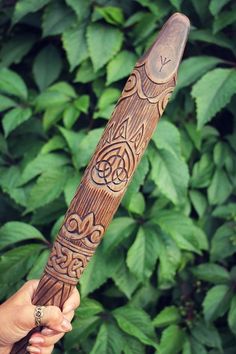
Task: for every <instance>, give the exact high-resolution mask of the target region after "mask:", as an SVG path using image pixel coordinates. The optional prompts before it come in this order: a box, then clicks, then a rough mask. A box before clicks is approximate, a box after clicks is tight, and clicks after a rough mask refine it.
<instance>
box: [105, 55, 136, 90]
mask: <svg viewBox="0 0 236 354" xmlns="http://www.w3.org/2000/svg"><path fill="white" fill-rule="evenodd" d="M136 60H137V57H136V55H134V54H133V53H132V52H128V51H126V50H124V51H122V52H120V53H119V54H117V55H116V56H115V57H114V58H113V59H112V60H111V61H110V62H109V64H108V65H107V82H106V84H107V85H110V84H111V83H112V82H116V81H118V80H120V79H123V78H124V77H127V76H128V75H129V74H130V72H131V71H132V69H133V67H134V65H135V62H136Z"/></svg>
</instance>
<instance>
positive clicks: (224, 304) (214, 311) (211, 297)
mask: <svg viewBox="0 0 236 354" xmlns="http://www.w3.org/2000/svg"><path fill="white" fill-rule="evenodd" d="M231 298H232V292H231V290H230V288H229V286H227V285H216V286H214V287H213V288H211V289H210V290H208V292H207V294H206V297H205V299H204V301H203V312H204V316H205V319H206V321H207V322H212V321H214V320H216V319H217V318H218V317H222V316H223V315H224V314H225V312H226V311H227V310H228V308H229V304H230V300H231Z"/></svg>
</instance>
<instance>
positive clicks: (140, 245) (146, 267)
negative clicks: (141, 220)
mask: <svg viewBox="0 0 236 354" xmlns="http://www.w3.org/2000/svg"><path fill="white" fill-rule="evenodd" d="M158 255H159V242H158V237H157V235H156V234H155V233H154V232H153V230H151V229H148V228H147V227H145V226H143V227H140V228H139V230H138V233H137V236H136V239H135V241H134V243H133V244H132V246H131V247H130V248H129V251H128V254H127V265H128V267H129V269H130V271H131V273H133V274H134V275H135V276H136V277H137V278H138V279H139V280H141V281H145V280H146V279H148V278H150V276H151V275H152V272H153V270H154V268H155V263H156V260H157V257H158ZM137 260H138V261H137Z"/></svg>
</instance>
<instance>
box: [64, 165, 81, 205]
mask: <svg viewBox="0 0 236 354" xmlns="http://www.w3.org/2000/svg"><path fill="white" fill-rule="evenodd" d="M80 181H81V175H80V173H79V172H75V173H74V175H72V176H70V177H69V178H68V180H67V182H66V185H65V188H64V194H65V200H66V204H67V205H68V206H69V205H70V202H71V201H72V199H73V197H74V195H75V192H76V189H77V188H78V186H79V183H80Z"/></svg>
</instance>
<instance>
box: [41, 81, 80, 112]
mask: <svg viewBox="0 0 236 354" xmlns="http://www.w3.org/2000/svg"><path fill="white" fill-rule="evenodd" d="M75 97H76V93H75V90H74V88H73V87H72V86H71V85H69V84H68V83H67V82H58V83H56V84H54V85H52V86H50V87H49V88H48V89H47V90H46V91H45V92H42V93H41V94H40V95H39V96H37V99H36V107H37V109H38V110H43V109H47V108H53V107H57V106H59V109H61V108H60V106H61V105H63V108H64V104H65V103H67V102H69V101H71V99H72V98H75Z"/></svg>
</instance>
